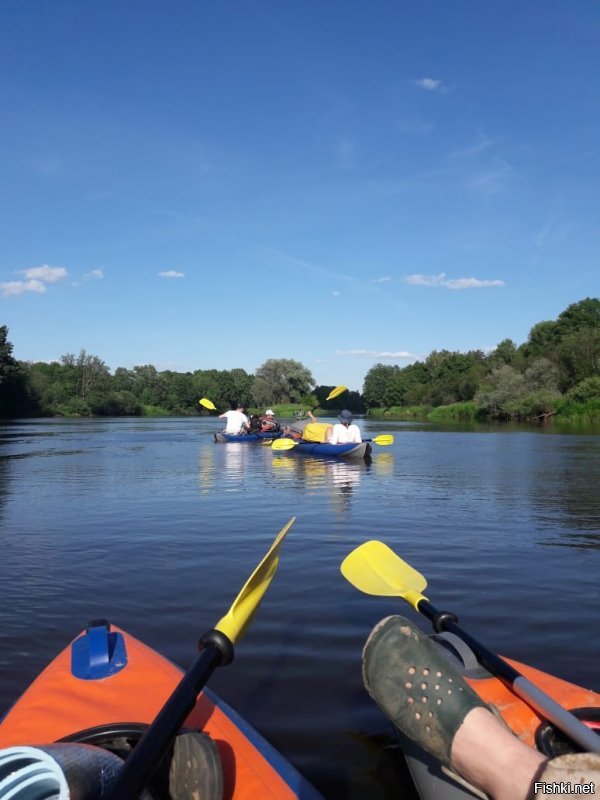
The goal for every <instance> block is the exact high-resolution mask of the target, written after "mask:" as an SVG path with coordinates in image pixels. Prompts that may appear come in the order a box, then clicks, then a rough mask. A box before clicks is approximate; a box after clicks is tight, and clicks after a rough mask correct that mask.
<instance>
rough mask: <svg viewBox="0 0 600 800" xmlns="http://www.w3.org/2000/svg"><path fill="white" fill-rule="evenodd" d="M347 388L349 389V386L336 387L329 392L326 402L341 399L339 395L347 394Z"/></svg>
mask: <svg viewBox="0 0 600 800" xmlns="http://www.w3.org/2000/svg"><path fill="white" fill-rule="evenodd" d="M347 388H348V387H347V386H336V387H335V389H332V390H331V391H330V392H329V394H328V395H327V397H326V398H325V401H327V400H333V398H334V397H339V395H341V394H342V393H343V392H345V391H346V390H347Z"/></svg>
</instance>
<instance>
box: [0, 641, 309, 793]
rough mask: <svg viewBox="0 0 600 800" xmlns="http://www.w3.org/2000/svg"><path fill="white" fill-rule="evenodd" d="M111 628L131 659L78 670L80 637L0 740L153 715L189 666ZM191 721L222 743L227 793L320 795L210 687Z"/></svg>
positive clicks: (39, 739) (20, 703)
mask: <svg viewBox="0 0 600 800" xmlns="http://www.w3.org/2000/svg"><path fill="white" fill-rule="evenodd" d="M112 633H117V634H120V635H121V636H122V641H123V644H124V650H125V653H126V664H125V665H124V666H122V667H120V668H118V671H116V672H115V673H114V674H111V675H108V676H106V677H99V678H95V679H94V678H83V679H82V677H77V676H76V675H75V674H74V669H75V672H77V669H78V667H77V664H76V661H75V659H76V656H75V650H74V647H73V645H74V644H75V643H76V642H77V641H78V640H79V641H80V640H81V638H82V637H78V639H76V640H74V641H73V642H72V643H71V644H70V645H69V646H68V647H67V648H66V649H65V650H63V651H62V653H60V654H59V655H58V656H57V657H56V658H55V659H54V661H52V662H51V663H50V664H49V665H48V666H47V667H46V669H45V670H44V671H43V672H42V673H41V674H40V675H39V676H38V677H37V678H36V679H35V680H34V681H33V683H32V684H31V685H30V687H29V688H28V689H27V691H26V692H25V693H24V694H23V695H22V696H21V697H20V698H19V699H18V700H17V701H16V702H15V704H14V705H13V706H12V708H11V709H10V710H9V711H8V712H7V714H6V715H5V717H4V719H3V720H1V721H0V747H10V746H13V745H26V744H37V745H39V744H47V743H50V742H56V741H58V740H61V739H64V738H67V737H68V738H69V739H70V740H73V739H75V740H77V736H75V737H74V736H73V734H76V733H78V732H82V731H89V729H91V728H102V727H103V726H112V727H113V728H114V727H116V724H117V723H125V726H127V725H129V726H131V724H134V725H135V724H143V725H148V724H150V723H151V722H152V721H153V719H154V718H155V717H156V715H157V714H158V712H159V711H160V709H161V708H162V706H163V705H164V703H165V702H166V700H167V699H168V697H169V696H170V695H171V693H172V691H173V690H174V689H175V687H176V686H177V685H178V683H179V682H180V680H181V678H182V676H183V672H182V671H181V670H180V669H179V668H178V667H176V666H175V665H174V664H172V663H171V662H170V661H168V660H167V659H165V658H163V657H162V656H161V655H159V654H158V653H156V652H155V651H154V650H152V649H151V648H149V647H147V646H146V645H144V644H143V643H142V642H140V641H138V640H137V639H135V638H134V637H133V636H130V635H129V634H128V633H126V632H125V631H122V630H120V629H118V628H116V627H114V626H112V627H111V634H112ZM84 635H85V634H84ZM109 635H110V634H109ZM80 674H81V673H80ZM184 727H186V728H193V729H196V730H202V731H204V732H205V733H207V734H209V735H210V736H211V738H212V739H213V740H214V741H215V743H216V744H217V747H218V749H219V753H220V756H221V762H222V767H223V778H224V786H225V792H224V798H227V800H254V799H255V798H273V800H288V799H289V800H292V798H297V797H302V798H307V800H308V799H309V798H310V799H311V800H318V798H320V795H319V794H318V793H317V792H316V790H314V789H313V787H312V786H311V785H310V784H309V783H308V782H307V781H306V780H305V779H304V778H303V777H302V776H301V775H300V773H299V772H297V770H296V769H295V768H294V767H293V766H292V765H291V764H290V763H289V762H288V761H287V760H286V759H285V758H284V757H283V756H282V755H281V754H280V753H278V752H277V751H276V750H275V748H274V747H272V746H271V745H270V744H269V743H268V742H267V741H266V739H264V738H263V737H262V736H261V735H260V734H259V733H258V732H257V731H256V730H255V729H254V728H252V726H251V725H250V724H249V723H247V722H246V721H245V720H243V719H242V718H241V717H240V716H239V715H238V714H237V713H236V712H235V711H234V710H233V709H231V708H230V707H229V706H228V705H227V704H226V703H225V702H224V701H222V700H221V699H220V698H219V697H217V695H215V694H214V693H213V692H211V691H210V690H208V689H204V690H203V691H202V692H201V693H200V695H199V696H198V700H197V702H196V705H195V707H194V709H193V711H192V712H191V714H190V715H189V716H188V718H187V719H186V721H185V724H184Z"/></svg>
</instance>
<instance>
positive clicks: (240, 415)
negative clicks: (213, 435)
mask: <svg viewBox="0 0 600 800" xmlns="http://www.w3.org/2000/svg"><path fill="white" fill-rule="evenodd" d="M244 410H245V407H244V404H243V403H238V404H237V405H236V408H235V410H234V409H231V411H226V412H225V413H224V414H219V419H226V420H227V424H226V425H225V431H224V432H225V433H229V434H231V435H233V436H238V435H239V434H241V433H248V431H249V430H250V423H249V422H248V417H247V416H246V415H245V414H244Z"/></svg>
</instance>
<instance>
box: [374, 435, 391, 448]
mask: <svg viewBox="0 0 600 800" xmlns="http://www.w3.org/2000/svg"><path fill="white" fill-rule="evenodd" d="M373 441H374V442H375V444H379V445H381V446H382V447H385V446H386V445H388V444H394V434H393V433H382V434H380V435H379V436H374V437H373Z"/></svg>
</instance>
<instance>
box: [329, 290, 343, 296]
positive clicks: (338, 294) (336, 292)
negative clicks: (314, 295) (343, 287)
mask: <svg viewBox="0 0 600 800" xmlns="http://www.w3.org/2000/svg"><path fill="white" fill-rule="evenodd" d="M331 294H332V295H333V296H334V297H339V296H340V294H341V292H338V291H337V290H334V291H333V292H332V293H331Z"/></svg>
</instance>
